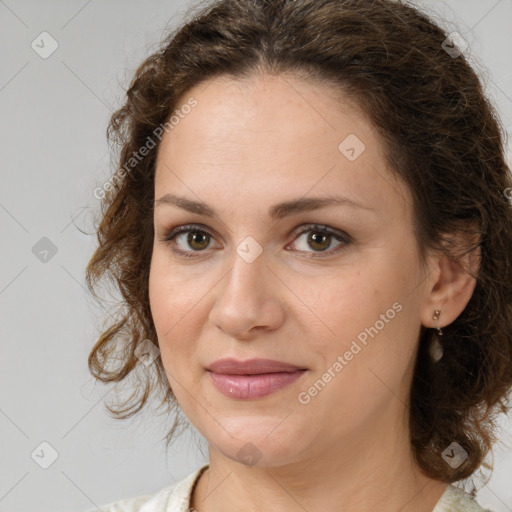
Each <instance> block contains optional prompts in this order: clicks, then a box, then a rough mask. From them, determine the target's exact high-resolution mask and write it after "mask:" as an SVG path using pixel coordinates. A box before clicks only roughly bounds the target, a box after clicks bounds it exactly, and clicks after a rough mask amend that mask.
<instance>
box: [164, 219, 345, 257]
mask: <svg viewBox="0 0 512 512" xmlns="http://www.w3.org/2000/svg"><path fill="white" fill-rule="evenodd" d="M301 228H302V231H300V232H299V233H298V236H297V237H296V238H295V240H294V245H295V244H296V243H297V242H296V241H297V240H299V239H300V238H301V237H302V236H303V235H305V234H307V233H310V235H309V236H308V237H307V238H306V239H305V240H304V242H303V244H302V246H303V247H304V246H305V245H306V247H311V248H313V249H314V250H313V251H312V253H313V254H312V256H308V257H313V258H318V257H325V256H324V255H323V254H315V253H326V255H327V256H331V255H333V254H337V253H339V252H340V251H342V250H343V249H345V248H346V247H347V246H348V245H349V244H350V243H351V241H352V240H351V238H350V237H349V235H347V234H346V233H344V232H342V231H339V232H338V231H337V230H333V229H331V228H329V227H327V226H324V225H319V224H307V225H306V226H301ZM304 228H305V229H304ZM212 239H213V235H212V234H211V233H210V232H209V231H207V230H205V229H200V225H198V224H188V225H184V226H178V227H176V228H174V229H171V230H170V231H169V232H167V233H165V234H164V236H163V237H160V238H159V240H160V241H162V242H164V243H166V244H168V245H171V249H172V251H173V252H174V253H176V254H178V255H181V256H184V257H185V258H195V257H201V255H199V254H197V253H201V252H205V251H206V250H207V249H208V248H209V245H210V242H211V241H212ZM180 240H181V244H182V246H181V247H180V243H179V242H180ZM333 241H337V242H339V243H338V245H337V246H335V249H334V250H328V249H329V247H330V246H331V244H332V242H333ZM187 246H188V248H187ZM190 248H191V249H192V250H190ZM287 250H288V249H287ZM299 252H306V253H307V252H310V251H308V250H307V249H300V250H299ZM194 253H195V254H194Z"/></svg>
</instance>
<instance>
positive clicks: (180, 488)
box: [87, 464, 492, 512]
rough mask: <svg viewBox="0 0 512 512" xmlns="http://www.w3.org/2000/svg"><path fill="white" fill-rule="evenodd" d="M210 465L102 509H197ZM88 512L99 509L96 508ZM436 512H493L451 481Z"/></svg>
mask: <svg viewBox="0 0 512 512" xmlns="http://www.w3.org/2000/svg"><path fill="white" fill-rule="evenodd" d="M207 467H208V464H206V465H205V466H202V467H201V468H199V469H198V470H196V471H194V472H193V473H191V474H190V475H188V476H186V477H185V478H183V479H182V480H180V481H179V482H175V483H174V484H171V485H168V486H167V487H164V488H163V489H161V490H160V491H158V492H156V493H155V494H145V495H143V496H137V497H135V498H125V499H123V500H120V501H116V502H113V503H109V504H107V505H105V506H103V507H101V508H100V510H101V511H102V512H194V509H191V508H190V496H191V494H192V490H193V487H194V484H195V483H196V482H197V480H199V477H200V476H201V473H202V472H203V471H204V470H205V469H206V468H207ZM87 512H97V510H96V509H91V510H88V511H87ZM432 512H492V511H490V510H487V509H483V508H482V507H481V506H480V505H479V504H478V503H477V502H476V501H475V500H473V499H472V498H471V496H470V495H469V494H468V493H466V492H464V491H463V490H461V489H459V488H458V487H455V486H454V485H448V487H447V488H446V491H445V492H444V494H443V495H442V496H441V498H440V499H439V501H438V502H437V504H436V506H435V507H434V509H433V510H432Z"/></svg>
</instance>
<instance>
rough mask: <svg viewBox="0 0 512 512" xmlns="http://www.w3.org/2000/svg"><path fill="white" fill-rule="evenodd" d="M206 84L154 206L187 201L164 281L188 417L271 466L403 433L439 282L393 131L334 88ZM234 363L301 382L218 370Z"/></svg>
mask: <svg viewBox="0 0 512 512" xmlns="http://www.w3.org/2000/svg"><path fill="white" fill-rule="evenodd" d="M206 85H207V87H205V84H201V85H200V86H198V87H196V88H194V89H192V90H190V91H189V93H188V94H187V95H186V97H184V98H183V99H182V101H181V103H180V105H181V104H185V103H186V102H187V100H189V99H190V98H195V100H196V101H197V106H195V108H193V109H192V110H191V112H190V113H189V114H188V115H186V116H183V117H182V119H181V120H180V122H179V124H177V125H176V126H174V128H173V129H172V130H170V131H169V132H168V133H167V134H165V136H164V137H163V138H162V141H161V145H160V148H159V153H158V161H157V166H156V176H155V199H157V200H158V199H161V198H163V197H164V196H165V195H167V194H170V195H173V196H179V197H181V198H183V199H184V200H183V201H175V200H172V199H170V198H169V197H168V198H167V199H168V200H167V201H165V200H162V201H157V203H156V205H155V209H154V226H155V240H154V247H153V256H152V261H151V270H150V282H149V286H150V303H151V311H152V315H153V320H154V323H155V327H156V331H157V334H158V343H159V346H160V350H161V356H162V361H163V364H164V366H165V369H166V372H167V375H168V379H169V383H170V385H171V387H172V389H173V391H174V394H175V396H176V398H177V400H178V402H179V404H180V406H181V408H182V409H183V411H184V412H185V414H186V415H187V416H188V418H189V419H190V421H191V422H192V423H193V424H194V426H195V427H196V428H197V429H198V430H199V431H200V432H201V434H202V435H203V436H204V437H205V438H206V440H207V441H208V443H209V444H210V447H213V448H215V449H216V450H217V451H218V452H219V453H221V454H222V455H223V456H225V457H227V458H229V459H231V460H233V461H235V460H238V461H240V460H241V458H243V456H244V454H245V455H249V458H252V459H253V462H252V463H257V464H259V465H262V466H265V465H266V466H277V465H281V464H286V463H291V462H294V461H300V460H306V459H307V458H311V457H314V456H315V455H316V454H320V453H322V452H324V453H327V452H331V453H332V450H333V447H336V446H341V444H343V443H347V442H352V441H353V440H355V439H356V438H357V436H361V435H362V434H363V433H364V435H365V436H366V438H367V439H368V436H372V435H377V432H379V431H381V429H382V428H387V429H392V428H395V429H396V428H401V426H403V425H404V424H405V422H404V420H403V418H404V412H405V410H404V404H403V403H404V402H406V401H407V394H408V391H409V388H410V382H411V377H412V371H413V363H414V357H415V351H416V347H417V343H418V337H419V332H420V327H421V321H420V316H421V313H420V311H421V308H422V306H423V304H424V294H425V293H426V292H425V287H424V286H422V282H423V280H424V277H425V276H424V273H423V271H422V269H421V267H420V264H419V260H418V254H417V249H416V245H415V238H414V234H413V224H412V209H411V202H412V200H411V197H410V194H409V191H408V189H407V188H406V187H405V185H404V184H402V183H401V182H399V181H397V178H395V175H394V174H393V173H392V172H391V171H390V170H389V168H387V165H386V162H385V160H384V150H383V146H382V142H381V140H380V138H379V135H378V133H377V132H376V130H375V129H374V128H373V127H372V125H371V124H370V123H369V122H368V121H367V120H366V118H365V117H364V116H363V114H362V113H361V112H360V111H359V110H357V108H356V107H355V106H354V105H353V104H352V103H351V102H350V101H349V98H344V97H343V96H341V95H340V94H338V96H337V97H334V96H333V92H332V89H330V88H328V87H327V86H325V85H319V84H315V83H312V82H305V81H302V80H299V79H298V78H293V77H291V76H286V77H285V76H284V75H279V76H267V75H264V76H259V77H257V78H253V79H251V81H246V82H240V81H236V80H233V79H229V78H226V77H221V78H217V79H215V80H213V81H210V82H208V83H207V84H206ZM326 197H329V198H335V197H337V198H339V199H338V200H337V201H336V202H332V203H328V202H324V203H322V202H321V201H320V200H319V199H320V198H322V199H323V198H326ZM185 200H186V201H188V202H186V201H185ZM298 200H301V201H300V202H297V201H298ZM192 202H196V203H197V202H200V203H204V204H203V205H202V206H201V207H200V206H199V205H197V204H196V205H193V203H192ZM205 205H206V206H205ZM276 205H280V206H279V207H278V206H276ZM178 227H182V228H184V229H185V230H184V231H181V232H178V233H175V232H174V231H173V230H175V229H176V228H178ZM186 230H188V231H186ZM174 235H175V236H174ZM166 238H167V239H169V238H170V240H168V241H165V239H166ZM223 358H233V359H236V360H239V361H247V360H249V359H258V358H264V359H272V360H275V361H280V362H284V363H288V364H290V365H294V367H297V368H299V369H301V371H286V372H284V371H280V372H276V373H275V374H274V375H270V376H269V375H268V374H267V375H266V376H265V375H261V374H260V375H259V377H255V376H253V377H247V376H240V375H239V376H233V375H231V376H226V375H224V376H222V375H220V374H222V373H223V371H224V370H222V369H218V372H211V371H209V369H211V366H212V364H213V363H214V362H215V361H217V360H219V359H223ZM264 370H269V368H268V367H267V368H264V369H263V370H262V368H260V373H261V372H262V371H264ZM277 370H279V368H273V371H277ZM280 370H283V369H282V368H281V369H280ZM287 370H291V368H288V369H287ZM242 373H243V372H242ZM221 390H222V391H221ZM333 425H335V426H336V428H333ZM397 425H398V426H397Z"/></svg>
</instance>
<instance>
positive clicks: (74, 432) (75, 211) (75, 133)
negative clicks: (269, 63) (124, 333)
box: [0, 0, 512, 512]
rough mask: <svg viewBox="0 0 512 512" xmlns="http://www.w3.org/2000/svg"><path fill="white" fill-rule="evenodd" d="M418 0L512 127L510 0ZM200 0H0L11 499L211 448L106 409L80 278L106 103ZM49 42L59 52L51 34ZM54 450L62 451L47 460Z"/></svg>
mask: <svg viewBox="0 0 512 512" xmlns="http://www.w3.org/2000/svg"><path fill="white" fill-rule="evenodd" d="M419 3H421V5H423V6H425V8H428V9H436V10H438V11H439V12H440V13H441V14H442V15H443V16H445V17H447V18H448V19H449V20H450V22H451V23H452V24H453V26H454V27H456V30H457V31H458V32H459V33H461V34H462V36H463V37H464V38H465V39H466V40H467V41H468V43H469V45H470V46H469V48H468V50H467V51H466V54H470V55H471V57H472V58H474V59H475V61H476V62H478V63H479V65H481V66H482V71H483V72H485V73H486V77H485V83H486V87H487V90H488V93H489V95H490V96H491V98H492V99H493V101H494V102H495V104H496V105H497V106H498V108H499V112H500V114H501V116H502V119H503V122H504V124H505V126H507V127H508V128H509V132H510V130H511V129H512V70H511V67H510V55H511V54H512V31H511V30H510V27H511V26H512V0H501V1H497V0H453V1H447V2H428V1H423V2H419ZM189 6H190V4H189V3H186V2H179V1H176V0H172V1H163V0H146V1H134V0H111V1H103V2H100V1H98V0H95V1H94V0H93V1H86V0H80V1H77V0H75V1H67V2H64V1H56V0H52V1H45V2H41V1H35V0H32V1H29V0H26V1H24V0H17V1H16V0H5V2H0V42H1V46H0V48H1V55H2V60H1V66H0V112H1V122H0V129H1V133H0V140H1V141H2V146H1V148H2V160H1V170H0V173H1V187H0V226H1V233H2V238H3V241H2V246H3V250H2V260H1V261H2V264H1V266H0V313H1V324H0V325H1V329H2V358H1V359H0V365H1V368H0V375H1V385H0V432H1V442H0V510H2V511H10V512H21V511H23V512H28V511H35V510H37V511H39V512H50V511H51V512H59V511H70V510H75V511H79V510H81V511H85V510H89V509H91V508H92V507H94V506H100V505H102V504H106V503H109V502H111V501H114V500H118V499H121V498H124V497H131V496H136V495H139V494H146V493H153V492H156V491H157V490H159V489H160V488H162V487H163V486H165V485H168V484H169V483H172V482H174V481H177V480H179V479H181V478H183V477H184V476H186V475H188V474H189V473H190V472H192V471H193V470H195V469H196V468H198V467H199V466H200V465H202V464H204V463H205V462H206V461H207V459H206V454H207V452H206V444H205V442H204V439H202V438H201V436H199V434H197V433H194V430H191V432H190V433H187V434H185V435H183V436H182V437H181V438H180V439H179V440H178V441H177V443H176V444H175V445H174V446H173V448H172V449H171V451H170V452H169V454H168V456H167V457H166V453H165V447H164V443H163V441H162V437H163V435H164V434H165V427H166V425H165V423H164V421H165V418H164V417H161V418H159V417H157V416H156V415H153V414H151V413H147V414H146V415H145V417H144V418H141V420H136V421H127V422H116V421H114V420H113V419H111V418H110V417H109V416H108V415H107V414H106V411H105V409H104V407H103V401H104V399H105V398H108V397H110V396H111V395H110V393H111V391H110V389H111V388H109V387H104V386H103V385H102V384H94V382H93V379H92V377H91V376H90V375H89V373H88V369H87V356H88V354H89V351H90V349H91V348H92V346H93V344H94V342H95V341H96V339H97V335H98V333H99V332H100V327H101V321H102V318H103V316H104V315H105V314H106V313H105V312H104V311H103V310H102V309H101V308H98V306H97V305H96V303H95V302H94V301H93V299H92V298H91V296H90V295H89V294H88V292H87V290H86V288H85V281H84V271H85V267H86V265H87V262H88V260H89V258H90V256H91V254H92V252H93V250H94V247H95V244H96V241H95V239H94V237H93V236H86V235H85V234H83V233H81V232H80V231H79V230H77V229H76V226H82V227H83V229H85V230H88V229H90V227H91V226H92V215H93V214H94V213H95V211H96V208H97V207H98V204H99V203H98V200H97V199H96V198H95V197H94V195H93V190H94V189H95V187H97V186H101V184H103V183H104V182H105V181H106V179H108V176H110V173H111V168H110V162H109V155H108V147H107V143H106V138H105V129H106V126H107V122H108V119H109V116H110V114H111V113H112V111H113V110H114V109H115V108H117V107H118V106H120V104H121V102H122V100H123V94H124V90H125V88H126V86H127V84H128V81H129V80H130V78H131V76H132V74H133V72H134V70H135V68H136V66H137V65H138V64H139V63H140V62H141V61H142V60H143V58H144V57H145V56H146V55H148V54H149V53H151V52H152V51H154V50H155V49H156V44H157V43H158V42H159V40H160V38H161V37H162V36H163V34H164V32H165V29H166V27H167V28H170V27H173V26H175V25H176V24H177V23H179V22H180V21H181V16H182V14H183V13H184V12H185V10H186V9H187V8H188V7H189ZM44 31H46V32H48V33H49V34H50V35H51V36H52V38H53V39H54V40H55V41H56V42H57V43H58V48H57V50H56V51H55V52H54V53H53V54H52V55H50V56H49V57H48V58H42V57H41V56H40V53H36V51H35V50H34V49H33V48H32V46H31V44H32V42H33V41H35V42H36V44H37V42H38V41H40V36H39V35H40V34H41V33H42V32H44ZM44 37H46V38H47V37H48V36H44ZM38 38H39V39H38ZM45 41H46V42H45V44H44V48H45V49H46V50H45V51H48V50H49V49H50V48H51V46H50V44H51V41H50V39H45ZM411 44H412V42H411ZM42 46H43V45H41V43H39V50H38V51H40V52H41V51H43V48H42ZM484 67H485V69H484ZM44 250H47V251H48V252H47V253H44V254H45V255H46V256H41V254H42V253H41V251H44ZM55 251H56V252H55ZM38 252H39V254H40V256H39V257H38V256H37V253H38ZM35 253H36V254H35ZM54 253H55V254H54ZM41 257H43V258H44V257H46V258H47V261H41V259H40V258H41ZM108 305H110V304H108V303H106V304H105V307H108ZM107 393H109V395H108V396H106V395H107ZM148 411H149V410H148ZM502 424H503V433H502V435H501V437H502V439H503V440H504V441H505V443H506V445H503V446H501V445H499V446H497V447H496V448H495V455H496V460H495V472H494V474H493V477H492V479H491V480H490V482H489V484H488V485H487V486H486V487H484V488H483V489H482V490H481V491H480V492H479V494H478V498H479V501H480V503H481V504H482V505H484V506H487V507H489V508H492V510H493V511H494V512H506V511H511V510H512V486H511V485H510V482H511V481H512V480H511V476H512V449H511V445H512V442H511V433H512V426H511V423H510V420H507V419H506V418H503V422H502ZM43 442H46V443H49V445H51V447H52V448H50V447H49V446H47V445H42V446H41V443H43ZM200 448H202V450H203V451H202V452H201V449H200ZM34 450H35V455H33V456H32V455H31V454H34ZM52 450H55V451H56V454H57V456H58V457H57V459H56V460H55V462H54V463H53V464H52V465H51V466H49V467H48V468H47V469H43V468H42V467H41V465H40V464H44V463H45V462H46V463H49V462H50V461H51V457H52V453H53V451H52ZM34 459H38V461H39V463H38V462H36V460H34Z"/></svg>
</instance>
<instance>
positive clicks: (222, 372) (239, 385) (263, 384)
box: [206, 359, 307, 400]
mask: <svg viewBox="0 0 512 512" xmlns="http://www.w3.org/2000/svg"><path fill="white" fill-rule="evenodd" d="M206 371H207V372H208V374H209V375H210V377H211V379H212V382H213V385H214V386H215V388H216V389H217V390H218V391H219V392H220V393H222V394H223V395H224V396H227V397H229V398H233V399H239V400H250V399H256V398H263V397H265V396H268V395H270V394H272V393H275V392H276V391H278V390H281V389H283V388H285V387H287V386H288V385H290V384H291V383H292V382H294V381H295V380H297V379H298V378H300V377H301V376H302V375H303V374H304V373H305V372H306V371H307V369H306V368H301V367H299V366H296V365H293V364H290V363H286V362H283V361H275V360H272V359H250V360H247V361H238V360H235V359H220V360H218V361H215V362H214V363H212V364H211V365H210V366H208V367H207V368H206Z"/></svg>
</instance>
